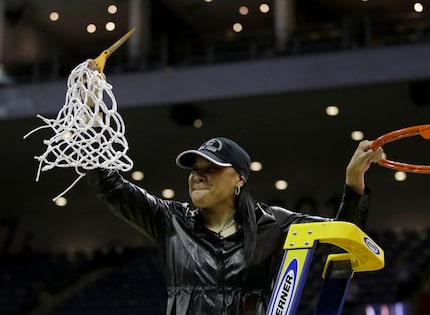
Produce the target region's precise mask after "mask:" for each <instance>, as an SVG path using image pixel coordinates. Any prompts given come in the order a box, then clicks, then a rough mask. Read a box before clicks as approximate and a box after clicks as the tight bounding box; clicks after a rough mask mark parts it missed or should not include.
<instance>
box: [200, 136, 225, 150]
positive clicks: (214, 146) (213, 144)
mask: <svg viewBox="0 0 430 315" xmlns="http://www.w3.org/2000/svg"><path fill="white" fill-rule="evenodd" d="M221 149H222V143H221V141H219V140H218V139H211V140H208V141H206V142H205V143H203V144H202V145H201V146H200V148H199V150H206V151H210V152H218V151H221Z"/></svg>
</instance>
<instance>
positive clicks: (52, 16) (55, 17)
mask: <svg viewBox="0 0 430 315" xmlns="http://www.w3.org/2000/svg"><path fill="white" fill-rule="evenodd" d="M59 18H60V15H59V14H58V12H55V11H53V12H51V13H50V14H49V19H50V20H51V21H52V22H56V21H58V19H59Z"/></svg>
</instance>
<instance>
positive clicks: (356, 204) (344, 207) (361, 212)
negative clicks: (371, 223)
mask: <svg viewBox="0 0 430 315" xmlns="http://www.w3.org/2000/svg"><path fill="white" fill-rule="evenodd" d="M369 204H370V189H369V188H367V187H366V189H365V191H364V195H360V194H358V193H356V192H355V191H353V190H352V189H351V188H350V187H349V186H348V185H345V187H344V192H343V196H342V202H341V204H340V207H339V211H338V213H337V215H336V219H335V220H336V221H348V222H351V223H354V224H355V225H357V226H358V227H359V228H360V229H362V230H364V229H365V228H366V221H367V215H368V213H369Z"/></svg>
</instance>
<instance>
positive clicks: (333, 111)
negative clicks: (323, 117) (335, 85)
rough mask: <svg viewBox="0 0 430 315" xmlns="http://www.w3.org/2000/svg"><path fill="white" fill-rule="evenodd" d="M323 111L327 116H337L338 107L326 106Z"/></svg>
mask: <svg viewBox="0 0 430 315" xmlns="http://www.w3.org/2000/svg"><path fill="white" fill-rule="evenodd" d="M325 112H326V114H327V115H328V116H337V115H338V114H339V108H338V107H337V106H334V105H331V106H327V107H326V108H325Z"/></svg>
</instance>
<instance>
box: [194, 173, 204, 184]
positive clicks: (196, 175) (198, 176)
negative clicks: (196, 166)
mask: <svg viewBox="0 0 430 315" xmlns="http://www.w3.org/2000/svg"><path fill="white" fill-rule="evenodd" d="M191 177H192V178H193V179H194V180H195V181H196V182H202V181H204V180H205V178H204V176H203V174H201V172H199V171H192V172H191Z"/></svg>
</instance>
